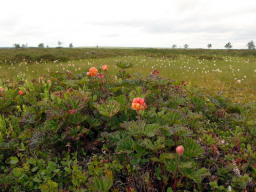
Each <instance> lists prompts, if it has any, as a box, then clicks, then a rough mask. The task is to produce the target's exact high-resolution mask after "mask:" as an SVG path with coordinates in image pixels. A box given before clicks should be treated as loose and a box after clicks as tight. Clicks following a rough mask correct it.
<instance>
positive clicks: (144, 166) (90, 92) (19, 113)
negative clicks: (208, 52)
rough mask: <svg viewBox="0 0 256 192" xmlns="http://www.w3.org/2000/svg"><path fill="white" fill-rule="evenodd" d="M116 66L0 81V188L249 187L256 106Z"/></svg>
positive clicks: (253, 174) (254, 171) (255, 172)
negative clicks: (116, 69)
mask: <svg viewBox="0 0 256 192" xmlns="http://www.w3.org/2000/svg"><path fill="white" fill-rule="evenodd" d="M46 58H48V59H49V58H51V56H47V57H46ZM117 67H119V68H120V71H119V72H118V75H117V76H116V77H115V78H114V77H111V76H109V75H108V71H107V70H111V68H108V66H104V67H103V68H100V69H94V68H93V69H90V70H89V72H88V73H86V72H84V73H82V74H79V75H74V74H73V73H72V72H71V71H67V72H66V73H52V74H51V75H49V76H44V77H40V78H39V80H32V81H27V80H25V81H19V82H15V81H13V82H10V81H6V82H3V83H2V89H1V91H0V110H1V114H0V151H1V152H0V189H1V190H2V191H227V190H231V189H232V190H234V191H244V190H247V191H253V190H254V189H255V185H256V182H255V178H256V168H255V165H256V153H255V146H256V145H255V144H256V140H255V136H256V127H255V126H256V122H255V104H254V105H253V104H252V105H248V106H247V105H242V104H239V103H231V102H230V101H229V100H227V99H225V98H223V97H220V96H213V95H207V94H202V93H201V92H200V90H199V89H194V88H192V87H190V85H188V83H186V82H185V81H183V82H175V81H173V80H170V79H167V78H162V77H161V76H160V75H159V72H158V71H157V70H155V71H153V73H152V74H149V75H148V76H147V77H146V78H142V77H141V76H140V75H138V74H136V75H131V74H129V73H128V71H129V68H130V67H132V64H130V63H125V62H124V63H123V62H118V63H117ZM21 93H22V94H21Z"/></svg>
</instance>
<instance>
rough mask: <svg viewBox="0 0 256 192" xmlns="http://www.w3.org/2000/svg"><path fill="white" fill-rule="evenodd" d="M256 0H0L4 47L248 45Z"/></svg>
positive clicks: (254, 28) (254, 35)
mask: <svg viewBox="0 0 256 192" xmlns="http://www.w3.org/2000/svg"><path fill="white" fill-rule="evenodd" d="M251 40H254V42H256V0H129V1H128V0H0V47H6V46H7V47H10V46H12V45H13V44H14V43H19V44H26V43H27V44H28V46H38V44H39V43H44V45H45V46H46V45H49V46H50V47H56V46H57V45H58V44H57V42H58V41H61V42H63V46H65V47H66V46H68V45H69V43H73V45H74V46H75V47H80V46H96V45H99V47H101V46H119V47H171V46H172V45H173V44H176V45H177V47H183V46H184V44H185V43H186V44H188V45H189V47H190V48H206V47H207V44H209V43H211V44H212V45H213V48H224V45H225V44H226V43H227V42H229V41H230V42H231V44H232V45H233V48H242V49H244V48H246V44H247V43H248V42H249V41H251Z"/></svg>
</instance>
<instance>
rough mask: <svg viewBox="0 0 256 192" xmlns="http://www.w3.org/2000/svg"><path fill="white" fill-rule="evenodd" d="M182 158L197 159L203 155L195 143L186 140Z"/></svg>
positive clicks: (191, 140) (200, 148) (188, 139)
mask: <svg viewBox="0 0 256 192" xmlns="http://www.w3.org/2000/svg"><path fill="white" fill-rule="evenodd" d="M183 147H184V153H183V156H184V157H189V158H192V157H199V156H201V155H202V154H203V149H202V147H201V146H200V145H199V144H198V143H196V142H195V141H194V140H193V139H191V138H187V139H186V141H185V143H184V145H183Z"/></svg>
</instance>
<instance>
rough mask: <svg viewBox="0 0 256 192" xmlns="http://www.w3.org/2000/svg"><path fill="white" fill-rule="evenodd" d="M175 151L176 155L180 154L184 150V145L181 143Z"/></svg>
mask: <svg viewBox="0 0 256 192" xmlns="http://www.w3.org/2000/svg"><path fill="white" fill-rule="evenodd" d="M176 152H177V153H178V155H182V154H183V152H184V147H183V146H182V145H180V146H178V147H176Z"/></svg>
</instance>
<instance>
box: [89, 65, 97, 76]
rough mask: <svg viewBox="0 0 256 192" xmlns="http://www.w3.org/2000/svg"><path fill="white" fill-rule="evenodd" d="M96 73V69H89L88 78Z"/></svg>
mask: <svg viewBox="0 0 256 192" xmlns="http://www.w3.org/2000/svg"><path fill="white" fill-rule="evenodd" d="M97 72H98V69H96V67H91V68H90V69H89V73H90V76H96V75H97Z"/></svg>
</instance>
